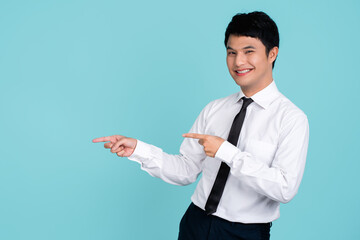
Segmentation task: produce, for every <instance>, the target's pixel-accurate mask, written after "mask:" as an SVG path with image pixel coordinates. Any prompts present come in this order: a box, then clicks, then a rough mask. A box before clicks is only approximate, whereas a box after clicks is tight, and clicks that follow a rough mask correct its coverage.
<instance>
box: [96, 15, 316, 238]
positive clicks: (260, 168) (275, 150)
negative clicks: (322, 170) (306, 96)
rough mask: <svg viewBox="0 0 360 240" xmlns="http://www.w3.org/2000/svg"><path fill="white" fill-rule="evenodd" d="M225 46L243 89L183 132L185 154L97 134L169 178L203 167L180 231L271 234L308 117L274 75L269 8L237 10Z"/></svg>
mask: <svg viewBox="0 0 360 240" xmlns="http://www.w3.org/2000/svg"><path fill="white" fill-rule="evenodd" d="M225 46H226V51H227V58H226V61H227V66H228V69H229V72H230V75H231V76H232V78H233V79H234V80H235V82H236V84H237V85H239V86H240V88H241V90H240V91H239V92H238V93H235V94H232V95H230V96H228V97H225V98H221V99H217V100H214V101H212V102H210V103H209V104H208V105H207V106H206V107H205V108H204V109H203V110H202V112H201V113H200V115H199V116H198V118H197V119H196V121H195V123H194V125H193V126H192V128H191V130H190V133H187V134H184V135H183V136H184V137H185V139H184V141H183V143H182V145H181V147H180V154H179V155H170V154H167V153H165V152H163V151H162V150H161V149H160V148H157V147H155V146H153V145H150V144H147V143H144V142H142V141H139V140H136V139H133V138H128V137H125V136H120V135H115V136H110V137H102V138H97V139H94V140H93V141H94V142H107V143H105V148H111V152H113V153H116V154H117V155H118V156H120V157H129V159H131V160H134V161H137V162H139V163H140V164H141V168H142V169H143V170H145V171H147V172H148V173H149V174H150V175H152V176H155V177H159V178H161V179H163V180H164V181H166V182H168V183H171V184H177V185H186V184H190V183H192V182H194V181H195V180H196V179H197V177H198V175H199V174H200V173H201V172H202V177H201V179H200V181H199V183H198V185H197V187H196V190H195V192H194V194H193V196H192V197H191V200H192V203H191V204H190V206H189V208H188V210H187V211H186V213H185V215H184V216H183V218H182V220H181V222H180V231H179V239H196V240H201V239H269V238H270V227H271V222H272V221H274V220H275V219H277V218H278V217H279V203H286V202H289V201H290V200H291V199H292V198H293V197H294V195H295V194H296V193H297V190H298V188H299V185H300V182H301V179H302V175H303V171H304V167H305V160H306V154H307V147H308V137H309V127H308V120H307V117H306V115H305V114H304V113H303V112H302V111H301V110H300V109H299V108H297V107H296V106H295V105H294V104H293V103H292V102H291V101H290V100H289V99H287V98H286V97H285V96H284V95H282V94H281V93H280V92H279V91H278V89H277V87H276V85H275V82H274V81H273V78H272V69H273V67H274V63H275V60H276V57H277V55H278V50H279V33H278V29H277V26H276V24H275V22H274V21H273V20H272V19H271V18H270V17H269V16H268V15H266V14H265V13H263V12H252V13H248V14H237V15H235V16H234V17H233V19H232V21H231V22H230V23H229V25H228V27H227V29H226V33H225Z"/></svg>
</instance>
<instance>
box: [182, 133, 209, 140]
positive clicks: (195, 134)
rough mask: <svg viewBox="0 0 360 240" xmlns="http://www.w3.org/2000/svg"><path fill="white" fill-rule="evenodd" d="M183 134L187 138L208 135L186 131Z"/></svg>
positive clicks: (200, 137) (201, 137) (198, 137)
mask: <svg viewBox="0 0 360 240" xmlns="http://www.w3.org/2000/svg"><path fill="white" fill-rule="evenodd" d="M182 136H183V137H186V138H195V139H204V138H205V137H206V136H207V135H205V134H199V133H185V134H183V135H182Z"/></svg>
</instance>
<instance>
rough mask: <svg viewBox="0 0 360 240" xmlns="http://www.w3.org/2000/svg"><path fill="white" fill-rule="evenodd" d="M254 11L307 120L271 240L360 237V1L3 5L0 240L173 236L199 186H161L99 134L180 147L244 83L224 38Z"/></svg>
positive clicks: (37, 1) (35, 0)
mask: <svg viewBox="0 0 360 240" xmlns="http://www.w3.org/2000/svg"><path fill="white" fill-rule="evenodd" d="M254 10H261V11H265V12H266V13H268V14H269V15H270V16H271V17H272V18H273V19H274V20H275V22H276V23H277V24H278V27H279V31H280V52H279V56H278V59H277V61H276V65H275V69H274V79H275V82H276V84H277V86H278V88H279V90H280V91H281V92H282V93H283V94H284V95H285V96H287V97H288V98H289V99H290V100H291V101H293V102H294V103H295V104H296V105H297V106H298V107H300V108H301V109H302V110H303V111H304V112H305V113H306V114H307V116H308V118H309V124H310V145H309V151H308V158H307V164H306V170H305V174H304V177H303V181H302V184H301V186H300V189H299V192H298V195H296V197H295V198H294V199H293V200H292V201H291V202H290V203H288V204H282V205H281V217H280V218H279V219H278V220H276V221H274V223H273V227H272V229H271V236H272V239H276V240H289V239H291V240H298V239H299V240H300V239H301V240H303V239H316V240H317V239H327V240H332V239H333V240H338V239H360V231H359V225H360V221H359V217H358V216H359V214H360V207H359V200H360V188H359V186H358V183H359V170H360V169H359V167H360V163H359V162H360V161H359V154H358V152H359V146H360V145H359V137H358V136H359V133H360V131H359V130H360V129H359V122H360V111H359V107H358V104H359V100H360V97H359V94H358V93H359V90H360V89H359V86H360V84H359V77H358V71H359V65H360V60H359V59H360V58H359V56H360V48H359V42H360V27H359V23H360V2H359V1H356V0H353V1H351V0H343V1H313V0H312V1H310V0H303V1H296V2H295V1H285V0H284V1H280V0H278V1H275V0H274V1H267V0H261V1H242V0H241V1H240V0H238V1H205V0H201V1H190V0H182V1H170V0H153V1H145V0H141V1H140V0H138V1H115V0H113V1H111V0H102V1H100V0H93V1H85V0H72V1H60V0H59V1H48V0H46V1H45V0H32V1H18V0H12V1H9V0H8V1H6V0H0V239H4V240H22V239H27V240H49V239H51V240H59V239H66V240H78V239H84V240H93V239H94V240H95V239H96V240H113V239H114V240H115V239H125V240H127V239H156V240H162V239H163V240H169V239H176V238H177V234H178V224H179V221H180V219H181V217H182V215H183V213H184V212H185V210H186V208H187V206H188V205H189V203H190V197H191V195H192V193H193V191H194V189H195V186H196V183H194V184H192V185H189V186H185V187H180V186H173V185H170V184H167V183H165V182H163V181H161V180H159V179H156V178H153V177H151V176H150V175H148V174H147V173H146V172H144V171H141V170H140V165H139V164H138V163H135V162H132V161H129V160H128V159H127V158H119V157H117V156H116V155H114V154H111V153H110V152H109V151H108V150H105V149H104V148H103V145H102V144H100V143H98V144H95V143H92V142H91V140H92V139H93V138H96V137H101V136H108V135H114V134H122V135H126V136H130V137H134V138H138V139H140V140H142V141H145V142H147V143H150V144H154V145H156V146H158V147H161V148H162V149H163V150H164V151H166V152H168V153H172V154H178V150H179V146H180V144H181V142H182V140H183V138H182V136H181V135H182V134H183V133H186V132H187V131H188V130H189V129H190V128H191V126H192V124H193V122H194V121H195V119H196V117H197V116H198V114H199V113H200V111H201V110H202V108H203V107H204V106H205V105H206V104H207V103H208V102H210V101H211V100H214V99H217V98H221V97H225V96H228V95H230V94H232V93H235V92H237V91H239V87H238V86H237V85H236V84H235V83H234V81H233V79H232V78H231V76H230V75H229V73H228V70H227V67H226V62H225V57H226V54H225V47H224V43H223V41H224V32H225V29H226V26H227V24H228V23H229V21H230V20H231V18H232V16H233V15H234V14H236V13H238V12H250V11H254Z"/></svg>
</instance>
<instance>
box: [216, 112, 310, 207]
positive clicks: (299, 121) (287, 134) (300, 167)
mask: <svg viewBox="0 0 360 240" xmlns="http://www.w3.org/2000/svg"><path fill="white" fill-rule="evenodd" d="M308 141H309V125H308V119H307V117H306V115H304V114H298V115H297V116H292V117H291V119H289V120H286V121H284V123H283V126H282V128H281V131H280V135H279V143H278V146H277V149H276V152H275V154H274V158H273V161H272V163H271V164H270V165H269V164H267V163H264V162H263V161H259V160H258V159H257V158H256V157H255V156H254V155H253V154H252V153H249V152H246V151H241V150H240V149H239V148H237V147H236V146H234V145H232V144H230V143H229V142H227V141H225V142H224V143H223V144H222V145H221V146H220V148H219V150H218V152H217V153H216V156H215V157H216V158H218V159H220V160H221V161H224V162H226V163H227V164H228V165H229V166H230V168H231V170H230V171H231V174H232V175H234V176H235V177H237V178H238V179H239V180H240V181H241V182H243V183H244V184H246V185H248V186H249V187H251V188H252V189H254V190H255V191H256V192H258V193H259V194H262V195H265V196H267V197H268V198H270V199H273V200H275V201H277V202H282V203H287V202H289V201H290V200H291V199H292V198H293V197H294V196H295V194H296V193H297V191H298V188H299V185H300V182H301V179H302V176H303V172H304V168H305V161H306V154H307V148H308Z"/></svg>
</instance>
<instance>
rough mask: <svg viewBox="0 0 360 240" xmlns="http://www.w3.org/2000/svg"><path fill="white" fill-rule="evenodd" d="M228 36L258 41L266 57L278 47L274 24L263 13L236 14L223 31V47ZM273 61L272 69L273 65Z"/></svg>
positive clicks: (277, 34) (277, 35)
mask: <svg viewBox="0 0 360 240" xmlns="http://www.w3.org/2000/svg"><path fill="white" fill-rule="evenodd" d="M230 35H235V36H247V37H253V38H257V39H259V40H260V41H261V42H262V43H263V44H264V46H265V51H266V55H267V56H269V52H270V50H271V49H272V48H273V47H279V41H280V39H279V31H278V28H277V26H276V23H275V22H274V21H273V20H272V19H271V18H270V17H269V16H268V15H267V14H266V13H264V12H259V11H255V12H250V13H238V14H236V15H235V16H234V17H233V18H232V20H231V22H230V23H229V25H228V26H227V28H226V31H225V41H224V43H225V47H227V42H228V40H229V37H230ZM275 61H276V59H275V60H274V62H273V64H272V67H273V68H274V65H275Z"/></svg>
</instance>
